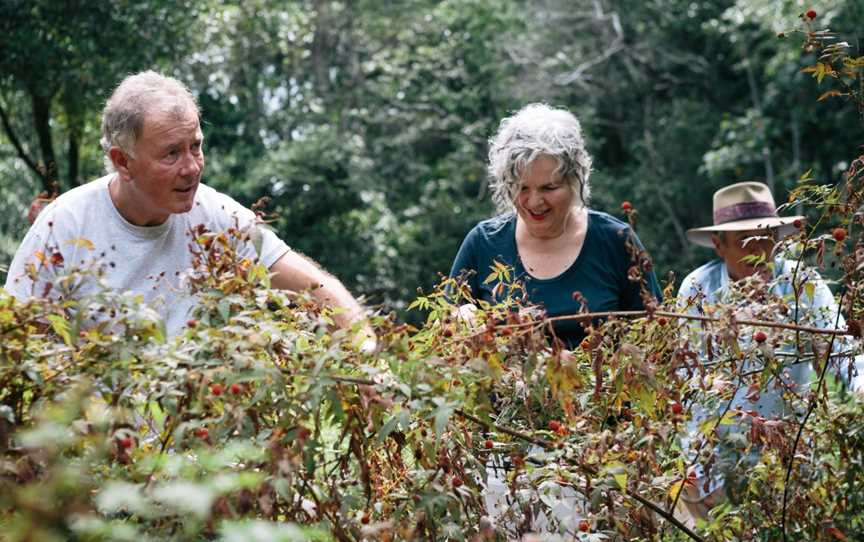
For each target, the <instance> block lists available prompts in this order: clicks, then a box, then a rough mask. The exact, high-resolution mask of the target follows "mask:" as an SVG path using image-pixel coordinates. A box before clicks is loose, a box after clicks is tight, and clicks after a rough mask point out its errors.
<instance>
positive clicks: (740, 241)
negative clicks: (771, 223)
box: [711, 230, 775, 280]
mask: <svg viewBox="0 0 864 542" xmlns="http://www.w3.org/2000/svg"><path fill="white" fill-rule="evenodd" d="M774 235H775V232H774V230H747V231H727V232H725V233H724V235H712V236H711V240H712V241H713V242H714V249H715V250H716V251H717V255H718V256H720V258H722V259H723V261H725V262H726V269H727V270H728V271H729V277H730V278H731V279H732V280H741V279H743V278H745V277H749V276H752V275H754V274H756V273H757V272H760V273H762V274H763V275H764V278H765V279H766V280H768V279H770V278H771V277H770V274H769V273H770V271H769V270H768V269H767V267H766V266H765V265H764V264H765V263H768V262H769V261H770V259H771V253H772V251H773V250H774V244H775V238H774ZM748 256H755V257H761V258H762V259H763V260H764V263H762V264H759V265H753V264H751V263H745V262H743V261H742V260H743V259H744V258H747V257H748Z"/></svg>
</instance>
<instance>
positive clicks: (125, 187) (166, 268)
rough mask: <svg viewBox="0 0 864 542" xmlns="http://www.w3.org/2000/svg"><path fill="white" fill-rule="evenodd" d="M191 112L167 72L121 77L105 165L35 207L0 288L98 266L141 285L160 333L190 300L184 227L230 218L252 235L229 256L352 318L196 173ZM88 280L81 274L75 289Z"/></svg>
mask: <svg viewBox="0 0 864 542" xmlns="http://www.w3.org/2000/svg"><path fill="white" fill-rule="evenodd" d="M199 116H200V115H199V110H198V106H197V104H196V102H195V99H194V98H193V96H192V94H191V93H190V92H189V90H188V89H187V88H186V87H185V86H184V85H183V84H182V83H180V82H179V81H177V80H176V79H173V78H171V77H166V76H163V75H160V74H158V73H156V72H153V71H147V72H143V73H138V74H135V75H131V76H129V77H127V78H126V79H125V80H123V82H122V83H121V84H120V86H118V87H117V89H116V90H115V91H114V93H113V94H112V95H111V97H110V98H109V99H108V102H107V104H106V105H105V110H104V112H103V116H102V139H101V145H102V148H103V150H104V151H105V163H106V166H107V169H108V171H109V173H108V175H106V176H104V177H102V178H100V179H97V180H95V181H93V182H90V183H88V184H85V185H83V186H80V187H78V188H75V189H73V190H70V191H69V192H66V193H65V194H63V195H61V196H60V197H59V198H57V199H56V200H55V201H54V202H52V203H51V204H50V205H48V206H47V207H46V208H45V209H44V210H43V211H42V212H41V213H40V215H39V216H38V218H37V219H36V220H35V223H34V224H33V226H32V227H31V228H30V230H29V231H28V232H27V235H26V236H25V238H24V240H23V242H22V243H21V246H20V247H19V248H18V251H17V252H16V254H15V257H14V259H13V261H12V264H11V266H10V268H9V273H8V275H7V278H6V286H5V288H6V290H7V291H8V292H9V293H11V294H12V295H14V296H15V297H18V298H26V297H28V296H31V295H36V296H49V295H58V294H57V293H56V292H57V287H56V286H57V285H55V284H53V283H52V280H54V279H55V277H56V276H57V274H58V273H60V272H62V270H63V268H64V267H71V266H84V267H87V266H91V265H95V266H99V267H102V268H103V269H104V270H105V275H104V278H105V281H106V282H107V284H108V286H109V287H110V288H112V289H115V290H118V291H133V292H136V293H140V294H142V295H143V297H144V300H145V302H146V303H147V304H148V305H149V306H150V307H152V308H154V309H155V310H156V311H158V312H159V313H160V315H161V316H162V317H163V318H164V320H165V323H166V329H167V333H168V335H169V336H173V335H177V334H179V333H181V332H182V330H183V328H184V326H185V325H186V322H187V319H188V315H189V312H190V310H191V309H192V308H193V307H194V305H195V300H194V298H193V296H192V295H191V294H189V293H188V289H187V288H184V285H183V280H184V277H185V276H186V275H187V273H188V271H189V269H190V267H191V264H192V253H191V251H190V244H191V243H192V241H193V235H195V234H193V233H192V232H193V230H195V231H199V232H200V231H204V230H206V231H211V232H217V233H218V232H225V231H227V230H228V229H229V228H235V229H236V230H237V231H240V232H245V233H246V234H249V236H248V237H251V238H252V239H256V241H247V242H242V241H239V246H238V253H239V255H240V256H242V257H244V258H249V259H250V260H252V261H258V262H260V263H262V264H263V265H265V266H266V267H267V268H268V269H269V270H270V272H271V273H272V281H271V284H272V285H273V286H274V287H275V288H281V289H288V290H295V291H300V290H305V289H308V288H313V287H314V289H313V290H312V295H313V296H314V297H315V298H316V299H317V300H318V301H319V302H320V303H321V304H323V305H325V306H330V307H338V308H340V309H341V310H339V311H337V315H336V317H335V318H336V321H337V324H339V325H340V326H343V327H346V326H348V325H349V324H350V323H351V322H352V321H354V320H356V319H358V318H361V316H362V314H363V311H362V309H361V306H360V305H359V303H358V302H357V301H356V300H355V299H354V297H352V296H351V294H350V293H349V292H348V290H346V289H345V287H344V286H343V285H342V284H341V283H340V282H339V281H338V280H337V279H336V278H335V277H333V276H332V275H330V274H328V273H327V272H325V271H324V270H322V269H321V268H320V267H319V266H318V265H316V264H315V263H314V262H313V261H311V260H310V259H308V258H306V257H305V256H303V255H301V254H299V253H297V252H294V251H292V250H291V249H289V248H288V246H287V245H286V244H285V243H284V242H283V241H282V240H280V239H279V238H278V237H277V236H276V235H275V234H274V233H273V232H272V231H270V230H268V229H265V228H261V227H259V226H258V225H257V223H256V216H255V214H254V213H253V212H252V211H250V210H249V209H246V208H245V207H243V206H241V205H240V204H238V203H237V202H236V201H234V200H233V199H231V198H230V197H228V196H226V195H224V194H221V193H219V192H217V191H215V190H213V189H212V188H209V187H208V186H206V185H204V184H202V182H201V178H202V174H203V171H204V136H203V134H202V132H201V125H200V122H199ZM201 226H203V228H204V229H203V230H202V229H201ZM258 241H260V243H259V242H258ZM256 244H258V245H260V250H256V248H255V245H256ZM33 279H35V280H33ZM97 290H98V286H97V284H96V283H95V281H89V282H87V283H85V284H84V285H83V287H82V289H81V290H79V291H77V292H76V296H78V295H81V296H83V295H87V294H89V293H94V292H96V291H97Z"/></svg>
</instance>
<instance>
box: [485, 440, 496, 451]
mask: <svg viewBox="0 0 864 542" xmlns="http://www.w3.org/2000/svg"><path fill="white" fill-rule="evenodd" d="M483 446H484V447H485V448H486V449H487V450H491V449H492V448H494V447H495V443H494V442H492V439H486V442H484V443H483Z"/></svg>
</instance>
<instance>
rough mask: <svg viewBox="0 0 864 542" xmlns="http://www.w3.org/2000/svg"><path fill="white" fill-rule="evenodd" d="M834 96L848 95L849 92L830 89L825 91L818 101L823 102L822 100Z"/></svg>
mask: <svg viewBox="0 0 864 542" xmlns="http://www.w3.org/2000/svg"><path fill="white" fill-rule="evenodd" d="M832 96H847V94H846V93H845V92H840V91H839V90H829V91H826V92H823V93H822V95H821V96H819V98H818V99H817V100H816V101H818V102H821V101H822V100H827V99H828V98H830V97H832Z"/></svg>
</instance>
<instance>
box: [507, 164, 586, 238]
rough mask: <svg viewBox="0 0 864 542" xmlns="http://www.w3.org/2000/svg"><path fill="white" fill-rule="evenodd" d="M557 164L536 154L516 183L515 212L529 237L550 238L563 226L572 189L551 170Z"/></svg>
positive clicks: (555, 235)
mask: <svg viewBox="0 0 864 542" xmlns="http://www.w3.org/2000/svg"><path fill="white" fill-rule="evenodd" d="M557 167H558V162H557V161H556V160H555V159H554V158H552V157H551V156H547V155H541V156H538V157H537V158H536V159H535V160H534V161H533V162H531V164H529V165H528V167H527V168H525V171H524V172H523V173H522V178H521V180H520V183H519V186H518V187H517V192H516V199H515V201H514V203H515V204H516V213H517V214H518V215H519V218H520V220H522V222H523V223H524V224H525V226H526V228H527V230H528V233H529V234H531V236H533V237H537V238H541V239H551V238H555V237H558V236H559V235H561V234H562V233H564V230H565V229H566V226H567V220H568V219H569V216H570V210H571V208H572V203H573V190H572V189H571V188H570V183H568V182H567V181H565V180H564V179H563V178H561V176H560V175H558V174H557V173H555V169H556V168H557Z"/></svg>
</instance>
